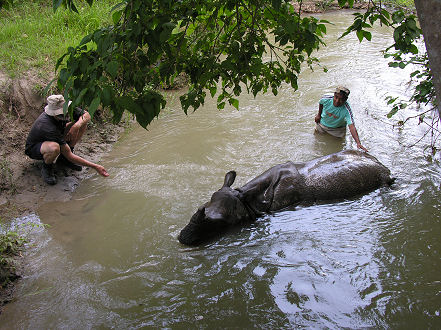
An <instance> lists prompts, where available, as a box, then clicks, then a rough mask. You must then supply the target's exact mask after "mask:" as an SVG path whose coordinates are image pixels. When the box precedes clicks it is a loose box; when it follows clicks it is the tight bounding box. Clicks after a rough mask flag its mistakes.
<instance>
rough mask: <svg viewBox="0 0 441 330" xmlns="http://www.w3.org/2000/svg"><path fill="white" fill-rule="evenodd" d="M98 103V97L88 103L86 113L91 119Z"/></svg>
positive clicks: (99, 100)
mask: <svg viewBox="0 0 441 330" xmlns="http://www.w3.org/2000/svg"><path fill="white" fill-rule="evenodd" d="M100 102H101V99H100V97H99V96H97V97H95V98H94V99H93V100H92V102H91V103H90V105H89V108H88V112H89V114H90V116H91V117H92V118H93V115H94V114H95V111H96V109H98V106H99V105H100Z"/></svg>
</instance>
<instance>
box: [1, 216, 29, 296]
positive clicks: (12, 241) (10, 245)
mask: <svg viewBox="0 0 441 330" xmlns="http://www.w3.org/2000/svg"><path fill="white" fill-rule="evenodd" d="M0 221H1V218H0ZM25 243H27V239H26V238H25V237H24V236H23V235H21V234H19V233H18V232H17V231H14V230H10V229H8V230H5V231H4V230H3V227H2V226H1V224H0V288H4V287H5V286H6V285H8V284H9V283H10V282H11V281H13V280H14V279H16V277H17V275H16V273H15V271H16V269H15V265H14V261H15V258H16V257H17V256H18V255H19V254H20V252H21V251H22V249H23V247H24V245H25Z"/></svg>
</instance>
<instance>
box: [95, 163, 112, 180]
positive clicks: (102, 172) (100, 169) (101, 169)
mask: <svg viewBox="0 0 441 330" xmlns="http://www.w3.org/2000/svg"><path fill="white" fill-rule="evenodd" d="M95 170H96V171H97V172H98V174H99V175H101V176H104V177H108V176H109V173H108V172H107V171H106V169H105V168H104V166H101V165H96V167H95Z"/></svg>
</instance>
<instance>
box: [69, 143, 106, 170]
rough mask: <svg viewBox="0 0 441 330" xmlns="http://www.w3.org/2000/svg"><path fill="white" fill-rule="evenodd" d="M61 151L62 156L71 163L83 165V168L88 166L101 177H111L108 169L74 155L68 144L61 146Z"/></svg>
mask: <svg viewBox="0 0 441 330" xmlns="http://www.w3.org/2000/svg"><path fill="white" fill-rule="evenodd" d="M60 149H61V154H62V155H63V156H64V157H65V158H66V159H67V160H68V161H70V162H72V163H75V164H78V165H82V166H87V167H90V168H93V169H94V170H95V171H97V172H98V174H99V175H102V176H104V177H107V176H109V173H107V171H106V169H105V168H104V167H103V166H101V165H98V164H95V163H92V162H89V161H88V160H86V159H84V158H82V157H80V156H77V155H75V154H74V153H72V151H71V150H70V147H69V145H68V144H63V145H61V146H60Z"/></svg>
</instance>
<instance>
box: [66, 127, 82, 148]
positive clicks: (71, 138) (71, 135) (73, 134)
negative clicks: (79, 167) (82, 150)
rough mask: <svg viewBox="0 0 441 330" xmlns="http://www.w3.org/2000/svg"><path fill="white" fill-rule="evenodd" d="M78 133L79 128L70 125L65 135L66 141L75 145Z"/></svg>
mask: <svg viewBox="0 0 441 330" xmlns="http://www.w3.org/2000/svg"><path fill="white" fill-rule="evenodd" d="M79 133H80V127H78V126H77V125H72V126H71V127H70V129H69V130H68V131H67V133H66V141H67V142H70V143H71V144H73V145H75V144H76V143H77V142H78V141H77V140H78V134H79Z"/></svg>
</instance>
